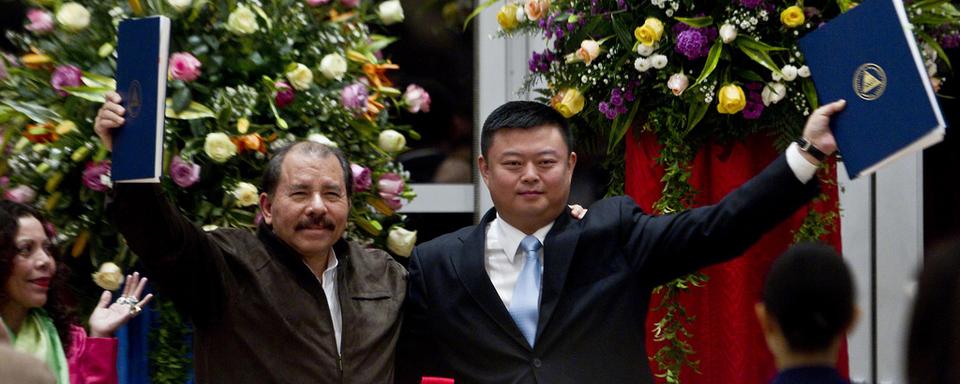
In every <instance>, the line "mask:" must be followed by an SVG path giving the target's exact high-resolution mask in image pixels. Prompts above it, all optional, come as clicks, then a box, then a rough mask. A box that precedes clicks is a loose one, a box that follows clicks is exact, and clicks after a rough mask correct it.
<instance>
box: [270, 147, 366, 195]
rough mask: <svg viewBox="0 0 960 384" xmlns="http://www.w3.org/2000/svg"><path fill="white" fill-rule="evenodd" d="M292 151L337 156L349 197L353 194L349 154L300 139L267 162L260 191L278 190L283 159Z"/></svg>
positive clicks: (321, 156)
mask: <svg viewBox="0 0 960 384" xmlns="http://www.w3.org/2000/svg"><path fill="white" fill-rule="evenodd" d="M291 151H295V152H297V153H306V154H309V155H314V156H317V157H318V158H325V157H327V156H330V155H333V156H336V158H337V161H338V162H339V163H340V168H341V169H342V170H343V185H344V186H345V187H346V189H347V197H350V196H352V195H353V172H351V170H350V162H349V161H347V156H346V155H344V154H343V151H341V150H340V149H339V148H337V147H331V146H329V145H325V144H320V143H317V142H315V141H298V142H295V143H292V144H289V145H286V146H284V147H282V148H280V149H279V150H277V151H276V152H274V154H273V157H271V158H270V161H269V162H267V167H266V168H264V169H263V177H262V178H261V179H260V191H262V192H266V194H267V195H269V196H273V194H274V193H275V192H277V184H279V183H280V174H281V173H283V159H285V158H286V157H287V154H288V153H290V152H291Z"/></svg>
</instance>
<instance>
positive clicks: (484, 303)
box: [450, 209, 530, 349]
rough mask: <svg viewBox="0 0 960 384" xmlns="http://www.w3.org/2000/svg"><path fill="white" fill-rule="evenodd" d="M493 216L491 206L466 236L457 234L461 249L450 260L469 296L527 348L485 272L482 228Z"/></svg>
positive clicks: (483, 233) (484, 242)
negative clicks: (459, 236)
mask: <svg viewBox="0 0 960 384" xmlns="http://www.w3.org/2000/svg"><path fill="white" fill-rule="evenodd" d="M495 217H496V211H495V210H493V209H491V210H489V211H487V214H486V215H484V216H483V219H481V220H480V224H478V225H477V226H476V227H475V228H474V229H473V230H472V231H470V232H469V234H468V235H466V237H461V238H460V241H463V252H460V253H457V252H450V259H451V263H452V264H453V266H454V268H455V269H456V271H457V276H459V277H460V282H461V283H463V286H464V287H465V288H466V289H467V292H469V293H470V296H473V299H474V300H476V301H477V303H478V304H480V308H483V310H484V312H486V313H487V314H488V315H489V316H490V317H491V318H493V320H494V322H496V323H497V325H499V326H500V328H502V329H503V331H504V332H506V333H507V334H508V335H510V337H511V338H513V339H514V341H516V342H517V343H519V344H520V345H523V346H524V347H525V348H527V349H530V345H529V344H527V340H526V339H525V338H524V337H523V334H521V333H520V329H519V328H517V325H516V324H515V323H514V322H513V318H512V317H510V313H509V312H507V308H506V307H504V305H503V300H500V295H498V294H497V290H496V289H495V288H494V287H493V283H491V282H490V277H489V276H488V275H487V269H486V266H485V265H484V252H485V250H486V238H487V234H486V229H487V224H489V223H490V221H492V220H493V219H494V218H495Z"/></svg>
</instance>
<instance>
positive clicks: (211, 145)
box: [203, 132, 237, 163]
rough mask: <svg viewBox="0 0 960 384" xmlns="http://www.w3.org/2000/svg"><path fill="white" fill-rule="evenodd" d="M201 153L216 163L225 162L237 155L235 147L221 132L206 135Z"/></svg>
mask: <svg viewBox="0 0 960 384" xmlns="http://www.w3.org/2000/svg"><path fill="white" fill-rule="evenodd" d="M203 152H204V153H206V154H207V156H210V158H211V159H213V161H216V162H218V163H223V162H226V161H227V160H230V158H231V157H233V156H234V155H236V154H237V145H236V144H234V143H233V142H232V141H230V137H229V136H227V135H226V134H225V133H222V132H214V133H211V134H208V135H207V137H206V139H205V140H204V142H203Z"/></svg>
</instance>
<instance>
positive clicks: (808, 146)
mask: <svg viewBox="0 0 960 384" xmlns="http://www.w3.org/2000/svg"><path fill="white" fill-rule="evenodd" d="M794 142H796V143H797V145H798V146H799V147H800V150H801V151H804V152H806V153H809V154H810V156H813V158H814V159H817V161H824V160H826V159H827V154H826V153H823V151H821V150H819V149H817V147H815V146H813V143H811V142H809V141H807V139H805V138H803V137H798V138H797V139H796V140H794Z"/></svg>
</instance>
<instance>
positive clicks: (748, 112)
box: [743, 100, 763, 120]
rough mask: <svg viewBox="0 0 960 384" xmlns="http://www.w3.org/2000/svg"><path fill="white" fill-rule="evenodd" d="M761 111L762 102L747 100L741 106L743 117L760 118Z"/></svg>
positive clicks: (748, 118)
mask: <svg viewBox="0 0 960 384" xmlns="http://www.w3.org/2000/svg"><path fill="white" fill-rule="evenodd" d="M762 113H763V102H756V101H752V100H751V101H747V105H746V106H745V107H743V118H744V119H747V120H756V119H759V118H760V115H761V114H762Z"/></svg>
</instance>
